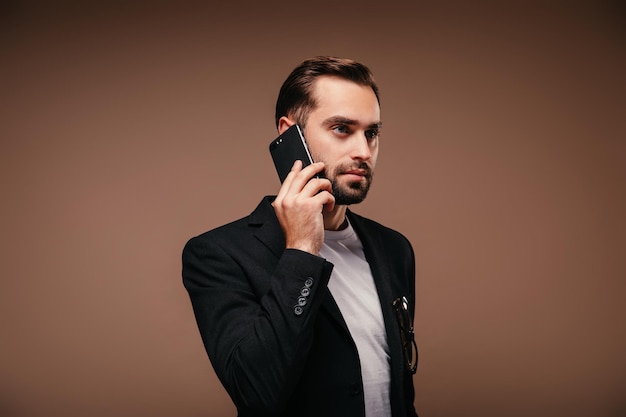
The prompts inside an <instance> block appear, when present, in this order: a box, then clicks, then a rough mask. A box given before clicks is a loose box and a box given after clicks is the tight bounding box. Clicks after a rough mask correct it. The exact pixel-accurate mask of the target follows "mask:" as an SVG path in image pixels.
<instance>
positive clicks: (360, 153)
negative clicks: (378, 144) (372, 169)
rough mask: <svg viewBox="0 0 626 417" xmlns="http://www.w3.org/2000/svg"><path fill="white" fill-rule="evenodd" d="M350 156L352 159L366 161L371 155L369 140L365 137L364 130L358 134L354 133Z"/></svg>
mask: <svg viewBox="0 0 626 417" xmlns="http://www.w3.org/2000/svg"><path fill="white" fill-rule="evenodd" d="M350 156H351V157H352V159H359V160H362V161H368V160H369V159H370V158H371V157H372V149H371V148H370V142H369V141H368V140H367V138H366V137H365V133H364V132H359V134H356V135H354V138H353V143H352V152H351V155H350Z"/></svg>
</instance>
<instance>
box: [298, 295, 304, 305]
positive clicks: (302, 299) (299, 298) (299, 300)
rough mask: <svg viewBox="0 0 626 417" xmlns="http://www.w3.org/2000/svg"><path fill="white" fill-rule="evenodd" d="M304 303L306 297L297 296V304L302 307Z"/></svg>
mask: <svg viewBox="0 0 626 417" xmlns="http://www.w3.org/2000/svg"><path fill="white" fill-rule="evenodd" d="M305 305H306V297H298V306H300V307H304V306H305Z"/></svg>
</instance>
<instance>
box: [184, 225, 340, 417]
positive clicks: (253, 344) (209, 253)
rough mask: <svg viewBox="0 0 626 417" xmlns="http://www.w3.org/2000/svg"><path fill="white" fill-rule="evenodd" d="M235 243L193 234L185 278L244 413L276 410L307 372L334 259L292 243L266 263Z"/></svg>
mask: <svg viewBox="0 0 626 417" xmlns="http://www.w3.org/2000/svg"><path fill="white" fill-rule="evenodd" d="M235 246H236V245H232V244H228V245H227V244H224V242H220V241H219V240H218V241H215V240H212V239H210V238H209V237H208V236H201V237H196V238H193V239H191V240H190V241H189V242H187V244H186V245H185V248H184V250H183V255H182V264H183V283H184V285H185V287H186V289H187V291H188V292H189V295H190V298H191V302H192V306H193V310H194V314H195V316H196V321H197V323H198V327H199V330H200V334H201V336H202V340H203V343H204V345H205V348H206V351H207V353H208V355H209V358H210V360H211V363H212V365H213V367H214V369H215V372H216V374H217V376H218V378H219V379H220V381H221V382H222V384H223V385H224V387H225V388H226V390H227V392H228V393H229V395H230V396H231V398H232V400H233V402H234V403H235V405H236V406H237V408H238V409H239V411H240V413H241V414H247V412H250V411H254V412H255V413H256V414H259V415H265V414H267V415H277V414H280V412H281V410H282V409H283V407H284V406H285V404H286V401H287V400H288V398H289V397H290V394H291V392H292V390H293V388H294V387H295V385H296V383H297V381H298V379H299V378H300V375H301V373H302V369H303V367H304V363H305V362H306V356H307V353H308V350H309V347H310V346H311V342H312V337H313V327H314V320H315V316H316V314H317V311H318V310H319V307H320V304H321V301H322V298H323V297H322V296H323V294H324V292H325V291H327V284H328V280H329V278H330V274H331V271H332V267H333V265H332V264H331V263H329V262H327V261H326V260H324V259H323V258H320V257H317V256H314V255H311V254H309V253H306V252H302V251H299V250H295V249H286V250H284V252H283V253H282V255H281V256H280V258H279V259H278V261H277V262H276V261H275V260H274V261H272V262H271V263H268V262H265V264H264V263H263V261H259V259H253V258H254V257H251V256H243V255H242V254H241V251H240V250H237V248H236V247H235ZM265 255H266V256H267V254H265ZM256 258H258V256H257V257H256ZM267 265H271V266H272V267H273V269H271V268H270V269H271V270H269V271H268V268H267ZM259 282H261V283H263V285H259Z"/></svg>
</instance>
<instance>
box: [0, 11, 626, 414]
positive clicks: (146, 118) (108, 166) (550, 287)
mask: <svg viewBox="0 0 626 417" xmlns="http://www.w3.org/2000/svg"><path fill="white" fill-rule="evenodd" d="M50 3H52V2H50ZM85 3H88V2H85ZM335 3H337V4H335ZM430 3H435V2H414V3H411V2H394V1H385V2H376V3H374V2H367V1H354V2H330V1H328V2H314V3H312V2H294V3H292V4H289V3H286V2H283V3H280V2H277V1H273V2H267V3H261V2H257V3H252V4H245V3H239V2H218V4H217V5H213V6H209V5H203V4H202V3H180V2H178V3H174V2H172V3H167V2H161V3H152V2H151V3H147V2H146V3H131V5H128V4H126V3H125V2H118V3H115V2H106V3H105V2H102V4H99V3H93V2H91V3H89V5H88V6H86V5H82V4H81V3H80V2H75V3H72V2H64V3H63V2H62V3H60V4H59V3H57V4H56V5H55V6H52V5H49V4H48V3H43V2H41V3H37V2H27V1H10V2H4V3H3V6H2V7H1V8H0V13H1V16H2V17H1V19H0V37H1V38H0V39H1V41H0V55H1V58H0V62H1V63H0V106H1V108H0V137H1V146H2V147H1V157H0V158H1V159H0V172H1V181H2V183H1V193H2V194H1V195H2V197H1V199H2V216H1V220H0V222H1V223H0V225H1V229H0V230H1V232H2V233H1V236H2V238H1V239H2V245H1V247H0V257H1V262H0V267H1V268H2V269H1V277H2V278H1V279H2V281H1V287H0V313H1V314H0V326H1V334H0V349H1V352H0V415H1V416H10V417H18V416H19V417H21V416H24V417H26V416H27V417H39V416H42V417H43V416H95V417H99V416H123V417H126V416H128V417H135V416H150V417H161V416H163V417H166V416H167V417H169V416H180V417H196V416H216V417H217V416H234V408H233V407H232V405H231V404H230V401H229V399H228V397H227V396H226V394H225V392H224V390H223V389H222V388H221V386H220V385H219V383H218V381H217V379H216V377H215V375H214V373H213V371H212V369H211V367H210V364H209V361H208V360H207V358H206V354H205V352H204V350H203V347H202V344H201V341H200V337H199V334H198V332H197V329H196V327H195V326H196V325H195V322H194V319H193V315H192V311H191V306H190V304H189V301H188V298H187V294H186V292H185V291H184V288H183V286H182V283H181V277H180V268H181V265H180V252H181V249H182V247H183V245H184V243H185V242H186V240H187V239H188V238H189V237H191V236H193V235H196V234H199V233H200V232H203V231H205V230H208V229H210V228H213V227H215V226H218V225H220V224H222V223H225V222H227V221H230V220H234V219H235V218H238V217H241V216H244V215H246V214H247V213H249V212H250V211H251V210H252V209H253V208H254V206H255V205H256V204H257V202H258V200H259V199H260V198H261V196H262V195H264V194H271V193H274V192H275V191H276V190H277V187H278V182H277V178H276V174H275V172H274V171H273V167H272V165H271V162H270V158H269V156H268V152H267V145H268V144H269V142H270V141H271V140H272V139H273V138H274V136H275V129H274V126H273V122H272V120H273V106H274V100H275V97H276V94H277V91H278V88H279V87H280V84H281V83H282V81H283V79H284V78H285V77H286V76H287V74H288V72H289V71H290V70H291V69H292V68H293V67H294V66H295V65H297V64H298V63H299V62H300V61H301V60H303V59H305V58H307V57H309V56H312V55H317V54H333V55H339V56H347V57H352V58H355V59H358V60H361V61H363V62H365V63H366V64H368V65H369V66H370V67H371V69H372V70H373V71H374V73H375V75H376V78H377V80H378V82H379V84H380V87H381V90H382V111H383V120H384V123H385V127H384V132H383V137H382V148H381V155H380V159H379V165H378V171H377V177H376V180H375V183H374V187H373V189H372V192H371V194H370V197H369V198H368V201H367V202H365V203H364V204H363V205H362V206H360V207H357V208H355V210H356V211H358V212H360V213H361V214H364V215H367V216H370V217H373V218H375V219H377V220H379V221H381V222H383V223H385V224H387V225H389V226H391V227H394V228H396V229H399V230H401V231H402V232H404V233H405V234H406V236H407V237H408V238H409V239H410V240H411V241H412V242H413V245H414V248H415V251H416V256H417V312H416V314H417V317H416V331H417V337H418V340H419V345H420V355H421V356H420V358H421V362H420V368H419V370H418V373H417V375H416V377H415V383H416V390H417V394H416V404H417V408H418V410H419V411H420V412H421V413H422V415H423V416H426V417H439V416H446V417H456V416H459V417H460V416H484V417H487V416H565V415H567V416H569V417H576V416H614V417H617V416H624V415H626V399H625V398H626V395H625V394H626V389H625V388H624V387H625V386H626V361H625V360H624V357H623V355H624V351H625V350H626V338H625V330H624V329H625V327H626V326H625V325H624V317H625V313H626V311H625V307H624V299H625V297H624V296H625V289H626V288H625V278H626V261H625V256H624V255H625V254H626V244H625V243H626V227H625V222H624V213H625V212H626V203H625V185H626V181H625V180H626V169H625V166H626V165H625V164H626V143H625V135H624V133H625V129H624V127H625V124H624V119H625V117H624V116H625V113H626V112H625V110H626V108H625V101H624V97H625V92H626V91H625V90H626V89H625V84H624V73H626V71H625V70H626V66H625V60H624V46H625V42H624V41H625V39H626V38H625V34H626V32H625V31H624V27H626V19H625V18H624V16H625V15H624V8H623V6H618V2H617V1H615V2H602V1H589V2H574V3H572V2H565V1H563V2H551V3H546V2H541V3H540V2H537V3H532V2H530V3H529V2H516V3H512V2H492V3H486V2H482V3H480V5H476V4H474V5H473V6H469V5H466V2H460V1H456V2H454V3H450V2H439V4H438V5H433V4H430ZM467 3H468V4H469V3H473V2H467ZM105 4H106V6H105ZM174 4H176V5H174ZM411 4H412V5H411ZM546 4H549V5H546ZM311 400H312V401H314V400H315V399H314V398H312V399H311Z"/></svg>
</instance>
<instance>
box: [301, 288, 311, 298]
mask: <svg viewBox="0 0 626 417" xmlns="http://www.w3.org/2000/svg"><path fill="white" fill-rule="evenodd" d="M300 294H302V296H303V297H308V296H309V295H310V294H311V290H310V289H309V288H308V287H304V288H302V291H300Z"/></svg>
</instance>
